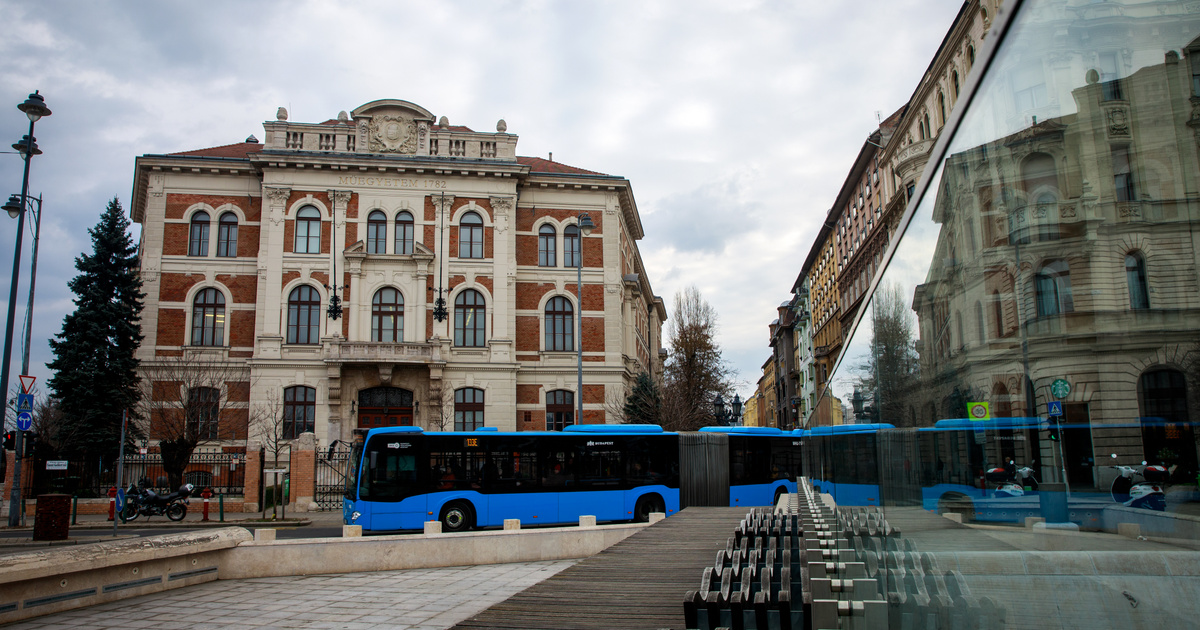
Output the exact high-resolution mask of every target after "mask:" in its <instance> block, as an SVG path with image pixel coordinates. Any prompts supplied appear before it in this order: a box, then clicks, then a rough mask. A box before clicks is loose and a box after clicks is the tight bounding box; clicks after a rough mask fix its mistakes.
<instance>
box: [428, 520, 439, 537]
mask: <svg viewBox="0 0 1200 630" xmlns="http://www.w3.org/2000/svg"><path fill="white" fill-rule="evenodd" d="M440 533H442V522H441V521H425V535H426V536H428V535H430V534H440Z"/></svg>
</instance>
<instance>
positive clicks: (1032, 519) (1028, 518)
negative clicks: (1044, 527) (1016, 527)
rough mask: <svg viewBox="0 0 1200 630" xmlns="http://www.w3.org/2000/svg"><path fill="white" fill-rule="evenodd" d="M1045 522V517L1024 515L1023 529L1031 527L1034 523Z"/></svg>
mask: <svg viewBox="0 0 1200 630" xmlns="http://www.w3.org/2000/svg"><path fill="white" fill-rule="evenodd" d="M1045 522H1046V519H1045V517H1042V516H1026V517H1025V529H1033V526H1034V525H1036V524H1038V523H1045Z"/></svg>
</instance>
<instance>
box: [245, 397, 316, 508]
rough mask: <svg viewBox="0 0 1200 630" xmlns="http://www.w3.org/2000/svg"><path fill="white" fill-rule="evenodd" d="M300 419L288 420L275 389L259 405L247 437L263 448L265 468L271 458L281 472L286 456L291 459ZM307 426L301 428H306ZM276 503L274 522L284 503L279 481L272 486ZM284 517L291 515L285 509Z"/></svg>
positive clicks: (253, 413)
mask: <svg viewBox="0 0 1200 630" xmlns="http://www.w3.org/2000/svg"><path fill="white" fill-rule="evenodd" d="M296 420H297V418H288V417H287V411H286V406H285V405H284V403H283V401H281V400H280V399H279V390H278V389H277V388H272V389H271V390H270V391H269V392H268V393H267V397H266V398H265V399H264V400H260V401H257V402H256V403H255V405H254V406H253V407H251V409H250V422H249V427H248V430H247V435H248V436H249V437H250V439H252V440H255V441H256V442H258V443H259V444H261V445H262V449H263V450H262V454H263V458H262V461H263V464H264V467H265V464H266V463H267V461H268V457H269V458H270V461H271V462H272V466H273V467H274V468H279V462H280V461H282V460H283V456H284V453H286V454H287V455H288V458H289V459H290V458H291V452H292V440H294V439H295V438H296V437H298V434H296V429H297V426H296ZM300 420H301V421H302V422H304V419H300ZM306 427H307V422H305V424H304V426H302V427H300V428H306ZM272 487H273V490H272V492H273V493H274V496H275V500H274V501H272V502H271V518H276V517H277V516H278V510H279V504H280V502H281V501H282V497H281V496H280V488H279V483H278V479H276V480H275V481H274V482H273V483H272ZM262 510H263V516H264V517H266V510H267V506H266V503H265V502H264V503H263V506H262ZM284 510H285V511H284V517H285V518H286V516H287V512H286V508H284Z"/></svg>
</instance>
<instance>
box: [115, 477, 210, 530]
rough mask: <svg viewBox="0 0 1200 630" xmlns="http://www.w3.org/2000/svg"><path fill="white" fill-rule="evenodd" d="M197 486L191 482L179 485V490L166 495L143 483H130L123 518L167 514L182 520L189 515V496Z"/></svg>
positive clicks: (168, 516)
mask: <svg viewBox="0 0 1200 630" xmlns="http://www.w3.org/2000/svg"><path fill="white" fill-rule="evenodd" d="M195 489H196V487H195V486H193V485H192V484H190V483H185V484H183V485H182V486H179V490H176V491H175V492H172V493H171V494H168V495H166V496H160V495H159V494H158V493H157V492H155V491H154V490H153V489H151V488H149V487H147V486H146V485H143V484H140V483H139V484H137V485H134V484H130V485H129V490H127V491H126V492H125V508H124V509H123V510H121V520H123V521H126V522H128V521H132V520H134V519H136V518H137V517H139V516H145V517H146V518H150V517H151V516H162V515H164V514H165V515H166V517H167V518H169V519H171V520H172V521H182V520H183V517H185V516H187V506H188V500H187V499H188V497H189V496H191V494H192V491H193V490H195Z"/></svg>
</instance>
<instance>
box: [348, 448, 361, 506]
mask: <svg viewBox="0 0 1200 630" xmlns="http://www.w3.org/2000/svg"><path fill="white" fill-rule="evenodd" d="M362 451H363V444H362V442H355V443H354V446H353V447H351V449H350V459H348V460H347V461H346V476H345V479H346V491H345V496H346V498H347V499H349V500H351V501H354V500H356V499H358V468H359V465H360V464H361V463H362Z"/></svg>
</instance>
